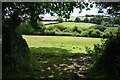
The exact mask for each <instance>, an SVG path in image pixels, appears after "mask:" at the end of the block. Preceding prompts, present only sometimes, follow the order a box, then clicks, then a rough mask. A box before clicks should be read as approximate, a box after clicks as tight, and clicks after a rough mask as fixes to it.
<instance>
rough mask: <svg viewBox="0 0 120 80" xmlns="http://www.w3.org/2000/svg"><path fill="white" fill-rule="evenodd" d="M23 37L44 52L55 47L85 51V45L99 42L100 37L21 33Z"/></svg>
mask: <svg viewBox="0 0 120 80" xmlns="http://www.w3.org/2000/svg"><path fill="white" fill-rule="evenodd" d="M23 37H24V39H25V40H26V41H27V43H28V46H29V47H35V48H38V47H41V52H44V53H46V52H47V53H50V52H51V51H53V50H55V49H56V48H59V49H66V50H68V51H69V52H72V53H83V52H84V53H85V52H86V51H85V46H90V47H93V45H94V44H96V43H101V39H100V38H87V37H68V36H27V35H23ZM55 53H56V52H55Z"/></svg>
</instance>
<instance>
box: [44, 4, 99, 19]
mask: <svg viewBox="0 0 120 80" xmlns="http://www.w3.org/2000/svg"><path fill="white" fill-rule="evenodd" d="M98 10H99V9H98V8H95V5H93V8H91V9H90V10H87V11H86V10H85V9H83V10H82V12H81V13H79V11H80V10H79V9H78V8H75V9H74V11H73V13H71V16H85V15H86V14H93V15H97V14H98ZM55 16H57V15H55ZM44 17H51V16H50V14H45V15H44Z"/></svg>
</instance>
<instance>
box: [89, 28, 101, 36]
mask: <svg viewBox="0 0 120 80" xmlns="http://www.w3.org/2000/svg"><path fill="white" fill-rule="evenodd" d="M90 36H91V37H100V36H101V32H100V31H99V30H94V31H92V32H91V34H90Z"/></svg>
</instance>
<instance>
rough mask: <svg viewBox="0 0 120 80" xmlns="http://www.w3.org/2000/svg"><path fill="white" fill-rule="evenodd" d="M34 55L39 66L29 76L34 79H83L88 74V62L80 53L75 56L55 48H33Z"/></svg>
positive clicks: (31, 49)
mask: <svg viewBox="0 0 120 80" xmlns="http://www.w3.org/2000/svg"><path fill="white" fill-rule="evenodd" d="M30 51H31V53H32V55H33V56H34V57H35V58H36V59H37V60H38V62H39V66H38V68H37V69H35V70H34V72H32V73H30V74H27V75H29V76H28V77H32V78H35V77H36V78H58V79H61V78H70V79H71V78H73V79H75V78H81V77H84V75H85V74H86V62H85V60H84V57H83V55H82V54H80V53H76V54H73V53H71V52H69V51H68V50H66V49H62V48H55V47H38V48H35V47H31V48H30Z"/></svg>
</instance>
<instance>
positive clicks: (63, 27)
mask: <svg viewBox="0 0 120 80" xmlns="http://www.w3.org/2000/svg"><path fill="white" fill-rule="evenodd" d="M54 27H55V28H58V29H59V30H60V31H63V30H64V29H66V28H67V27H65V26H63V25H54Z"/></svg>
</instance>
